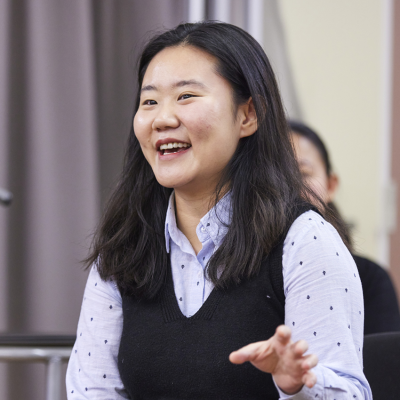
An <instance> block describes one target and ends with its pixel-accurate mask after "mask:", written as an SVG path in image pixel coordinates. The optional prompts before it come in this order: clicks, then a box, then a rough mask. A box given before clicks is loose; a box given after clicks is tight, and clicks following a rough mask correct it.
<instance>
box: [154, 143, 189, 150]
mask: <svg viewBox="0 0 400 400" xmlns="http://www.w3.org/2000/svg"><path fill="white" fill-rule="evenodd" d="M178 147H190V144H188V143H177V142H175V143H165V144H162V145H161V146H160V150H167V149H177V148H178Z"/></svg>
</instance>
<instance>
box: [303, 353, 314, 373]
mask: <svg viewBox="0 0 400 400" xmlns="http://www.w3.org/2000/svg"><path fill="white" fill-rule="evenodd" d="M317 364H318V357H317V356H316V355H315V354H309V355H308V356H305V357H304V359H303V362H302V364H301V366H302V368H303V369H304V370H305V371H309V370H310V369H311V368H314V367H315V366H316V365H317Z"/></svg>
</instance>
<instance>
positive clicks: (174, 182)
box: [156, 175, 189, 189]
mask: <svg viewBox="0 0 400 400" xmlns="http://www.w3.org/2000/svg"><path fill="white" fill-rule="evenodd" d="M156 179H157V182H158V183H159V184H160V185H161V186H164V187H166V188H168V189H177V188H180V187H182V186H185V185H186V184H188V183H189V182H187V181H186V180H182V179H176V178H172V177H161V176H157V175H156Z"/></svg>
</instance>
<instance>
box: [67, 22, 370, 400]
mask: <svg viewBox="0 0 400 400" xmlns="http://www.w3.org/2000/svg"><path fill="white" fill-rule="evenodd" d="M266 111H267V112H266ZM312 195H314V193H313V192H312V191H311V190H310V189H308V188H307V187H305V185H304V183H303V181H302V179H301V176H300V172H299V168H298V165H297V162H296V159H295V155H294V151H293V147H292V144H291V140H290V135H289V132H288V130H287V123H286V117H285V113H284V110H283V106H282V102H281V99H280V95H279V90H278V85H277V82H276V80H275V76H274V73H273V71H272V68H271V66H270V63H269V60H268V58H267V56H266V54H265V53H264V51H263V49H262V47H261V46H260V45H259V43H258V42H257V41H256V40H255V39H254V38H253V37H252V36H250V35H249V34H248V33H247V32H245V31H244V30H242V29H240V28H238V27H236V26H234V25H230V24H225V23H215V22H204V23H197V24H182V25H179V26H178V27H176V28H175V29H172V30H169V31H166V32H164V33H161V34H159V35H156V36H155V37H153V39H151V40H150V42H149V43H148V44H147V45H146V46H145V48H144V50H143V52H142V55H141V57H140V62H139V67H138V92H137V94H136V106H135V110H134V118H133V126H132V129H131V132H130V135H129V139H128V146H127V151H126V158H125V164H124V168H123V171H122V175H121V178H120V181H119V184H118V186H117V188H116V189H115V191H114V193H113V195H112V197H111V199H110V201H109V203H108V206H107V208H106V211H105V214H104V216H103V219H102V222H101V224H100V226H99V228H98V231H97V234H96V236H95V240H94V242H93V247H92V251H91V253H90V255H89V257H88V259H87V260H86V262H87V266H88V267H89V268H90V274H89V277H88V281H87V286H86V289H85V294H84V299H83V303H82V309H81V315H80V319H79V323H78V330H77V340H76V343H75V345H74V348H73V351H72V354H71V358H70V361H69V366H68V372H67V390H68V398H69V399H71V400H72V399H101V398H102V399H126V398H131V399H218V400H222V399H227V400H228V399H229V400H234V399H238V400H239V399H245V398H246V399H252V400H256V399H260V400H261V399H266V398H267V399H270V400H275V399H276V400H277V399H279V398H280V399H293V400H294V399H310V400H311V399H313V400H315V398H321V399H322V398H330V399H334V398H335V399H336V400H344V399H346V400H347V399H349V398H357V399H366V400H370V399H371V398H372V394H371V390H370V387H369V384H368V382H367V380H366V378H365V375H364V373H363V363H362V346H363V321H364V315H363V314H364V313H363V310H364V307H363V298H362V287H361V282H360V279H359V277H358V272H357V268H356V266H355V263H354V260H353V258H352V256H351V254H350V253H349V251H348V250H347V247H346V245H345V243H344V242H343V240H342V238H341V236H340V233H342V232H343V228H342V227H341V225H340V221H339V222H338V221H336V220H334V219H333V218H332V215H331V213H330V211H329V210H327V209H326V208H325V205H324V203H323V202H322V201H321V202H320V203H319V204H317V205H313V204H311V203H310V202H309V201H308V199H309V198H310V197H311V196H312ZM329 221H332V224H331V223H330V222H329ZM342 237H343V238H344V240H345V241H346V238H345V237H344V236H342ZM236 364H240V365H236Z"/></svg>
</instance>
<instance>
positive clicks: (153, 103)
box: [142, 100, 157, 106]
mask: <svg viewBox="0 0 400 400" xmlns="http://www.w3.org/2000/svg"><path fill="white" fill-rule="evenodd" d="M155 104H157V102H156V101H155V100H145V101H144V102H143V103H142V105H144V106H154V105H155Z"/></svg>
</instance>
